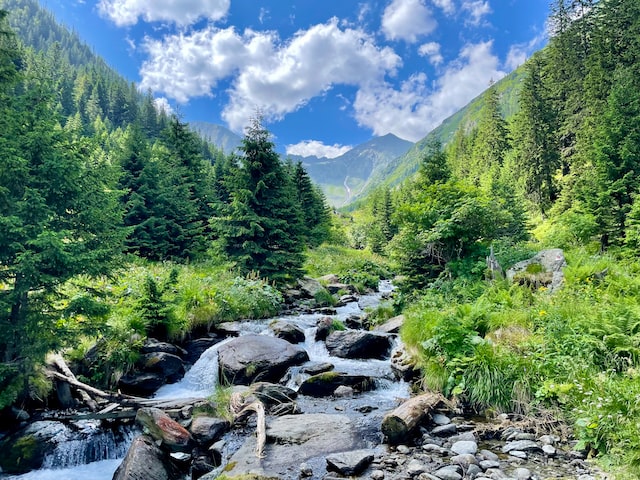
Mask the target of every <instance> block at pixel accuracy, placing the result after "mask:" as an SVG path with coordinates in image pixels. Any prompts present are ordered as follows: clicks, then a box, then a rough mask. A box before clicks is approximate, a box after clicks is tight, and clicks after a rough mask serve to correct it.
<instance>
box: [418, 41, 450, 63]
mask: <svg viewBox="0 0 640 480" xmlns="http://www.w3.org/2000/svg"><path fill="white" fill-rule="evenodd" d="M418 53H419V54H420V55H422V56H423V57H429V61H430V62H431V64H432V65H436V66H437V65H440V64H441V63H442V62H443V61H444V58H443V57H442V54H441V53H440V44H439V43H437V42H429V43H425V44H422V45H420V47H419V48H418Z"/></svg>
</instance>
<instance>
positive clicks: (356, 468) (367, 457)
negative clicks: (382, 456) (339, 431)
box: [327, 450, 374, 477]
mask: <svg viewBox="0 0 640 480" xmlns="http://www.w3.org/2000/svg"><path fill="white" fill-rule="evenodd" d="M373 458H374V452H373V450H352V451H350V452H341V453H334V454H333V455H330V456H328V457H327V470H329V471H332V472H338V473H339V474H340V475H344V476H346V477H348V476H354V475H359V474H360V473H362V472H363V471H364V470H365V469H366V468H367V467H368V466H369V465H370V464H371V462H373Z"/></svg>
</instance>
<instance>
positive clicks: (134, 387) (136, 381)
mask: <svg viewBox="0 0 640 480" xmlns="http://www.w3.org/2000/svg"><path fill="white" fill-rule="evenodd" d="M164 384H165V379H164V377H163V376H162V374H161V373H159V372H133V373H129V374H127V375H125V376H124V377H122V378H120V380H119V381H118V389H119V390H121V391H122V392H123V393H127V394H130V395H142V396H144V397H146V396H148V395H151V394H152V393H154V392H155V391H156V390H158V389H159V388H160V387H161V386H162V385H164Z"/></svg>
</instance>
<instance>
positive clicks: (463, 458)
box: [450, 453, 478, 469]
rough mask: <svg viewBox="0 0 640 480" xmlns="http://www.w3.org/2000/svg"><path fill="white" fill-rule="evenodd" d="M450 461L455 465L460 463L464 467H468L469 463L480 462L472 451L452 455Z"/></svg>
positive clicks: (475, 463)
mask: <svg viewBox="0 0 640 480" xmlns="http://www.w3.org/2000/svg"><path fill="white" fill-rule="evenodd" d="M450 462H451V463H452V464H454V465H460V466H461V467H462V468H464V469H466V468H468V467H469V465H477V464H478V460H477V459H476V457H475V456H474V455H473V454H472V453H461V454H459V455H455V456H453V457H451V460H450Z"/></svg>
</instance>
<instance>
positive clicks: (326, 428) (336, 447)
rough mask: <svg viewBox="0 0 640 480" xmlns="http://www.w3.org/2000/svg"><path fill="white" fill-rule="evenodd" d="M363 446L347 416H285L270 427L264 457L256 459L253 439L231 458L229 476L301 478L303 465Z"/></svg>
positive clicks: (248, 439)
mask: <svg viewBox="0 0 640 480" xmlns="http://www.w3.org/2000/svg"><path fill="white" fill-rule="evenodd" d="M359 442H360V443H359ZM362 443H364V442H363V440H362V439H361V437H360V435H358V434H357V428H356V426H355V425H354V423H353V422H352V421H351V420H350V419H349V417H348V416H347V415H331V414H324V413H314V414H302V415H285V416H282V417H278V418H274V419H272V420H270V421H269V422H268V424H267V448H266V449H265V456H264V458H258V457H256V454H255V447H256V438H255V436H250V437H248V438H247V439H246V441H245V443H244V444H243V446H242V447H241V448H240V449H239V450H238V451H237V452H235V453H234V454H233V455H232V456H231V458H230V459H229V461H228V463H227V464H228V466H229V468H228V471H227V472H225V474H226V475H227V476H229V477H231V478H236V476H237V477H240V478H247V479H249V478H251V479H254V478H260V479H263V478H264V477H267V478H276V479H283V478H288V479H289V478H298V477H297V475H298V474H299V472H300V470H299V469H300V465H301V464H302V463H303V462H306V461H308V460H310V459H314V458H318V457H320V456H325V455H329V454H332V453H335V452H344V451H349V450H355V449H358V448H364V445H362ZM242 475H247V477H242ZM251 475H254V476H251ZM212 478H216V477H212Z"/></svg>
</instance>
